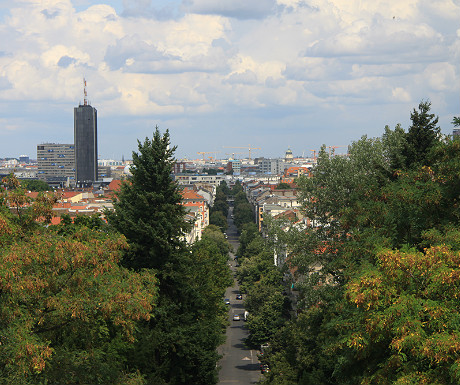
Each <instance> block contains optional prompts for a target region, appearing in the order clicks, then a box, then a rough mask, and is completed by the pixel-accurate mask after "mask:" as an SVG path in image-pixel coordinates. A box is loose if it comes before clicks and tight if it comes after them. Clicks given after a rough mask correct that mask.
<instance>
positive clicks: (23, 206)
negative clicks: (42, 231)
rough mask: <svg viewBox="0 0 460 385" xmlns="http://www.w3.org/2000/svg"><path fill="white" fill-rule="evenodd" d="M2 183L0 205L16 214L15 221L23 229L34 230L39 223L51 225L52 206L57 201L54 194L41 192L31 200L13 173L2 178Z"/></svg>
mask: <svg viewBox="0 0 460 385" xmlns="http://www.w3.org/2000/svg"><path fill="white" fill-rule="evenodd" d="M2 183H3V185H4V188H5V190H4V191H3V192H2V193H1V194H0V195H1V196H0V203H1V204H3V205H7V206H8V207H10V208H12V209H13V210H14V211H15V212H16V216H17V218H16V220H17V222H18V224H19V225H20V226H21V227H22V228H23V229H25V230H31V229H33V228H36V227H37V226H38V223H40V222H42V223H45V224H49V223H51V219H52V217H53V211H52V210H53V205H54V203H56V201H57V196H56V195H55V194H53V193H43V192H42V193H40V194H39V195H38V196H37V198H36V199H35V200H32V199H31V198H29V197H28V196H27V195H26V191H25V189H24V188H23V187H22V185H21V182H20V181H19V180H18V179H17V178H16V177H15V176H14V174H13V173H11V174H10V175H9V176H7V177H5V178H3V180H2Z"/></svg>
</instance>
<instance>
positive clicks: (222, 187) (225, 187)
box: [217, 180, 231, 196]
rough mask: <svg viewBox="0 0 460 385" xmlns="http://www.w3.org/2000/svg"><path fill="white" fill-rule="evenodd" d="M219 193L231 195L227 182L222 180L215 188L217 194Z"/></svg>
mask: <svg viewBox="0 0 460 385" xmlns="http://www.w3.org/2000/svg"><path fill="white" fill-rule="evenodd" d="M219 191H222V192H223V193H224V194H225V196H229V195H231V191H230V188H229V187H228V185H227V182H225V181H224V180H223V181H222V182H220V185H219V186H218V187H217V193H219Z"/></svg>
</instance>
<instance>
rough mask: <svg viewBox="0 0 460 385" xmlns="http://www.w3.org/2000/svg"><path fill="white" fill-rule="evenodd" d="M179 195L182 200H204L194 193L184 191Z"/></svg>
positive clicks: (187, 190)
mask: <svg viewBox="0 0 460 385" xmlns="http://www.w3.org/2000/svg"><path fill="white" fill-rule="evenodd" d="M181 193H182V198H183V199H187V200H201V201H204V198H203V197H202V196H201V195H200V194H197V193H196V192H195V191H192V190H189V189H184V190H182V191H181Z"/></svg>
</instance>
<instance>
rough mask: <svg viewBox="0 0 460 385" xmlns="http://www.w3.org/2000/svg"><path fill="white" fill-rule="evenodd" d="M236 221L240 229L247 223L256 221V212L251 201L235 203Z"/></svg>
mask: <svg viewBox="0 0 460 385" xmlns="http://www.w3.org/2000/svg"><path fill="white" fill-rule="evenodd" d="M233 215H234V221H235V225H236V227H237V228H238V229H239V230H240V229H241V228H242V227H243V225H244V224H245V223H253V222H254V213H253V210H252V206H251V204H250V203H249V202H247V201H246V202H242V203H238V204H236V205H235V209H234V214H233Z"/></svg>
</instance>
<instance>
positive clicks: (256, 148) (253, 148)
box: [223, 145, 261, 161]
mask: <svg viewBox="0 0 460 385" xmlns="http://www.w3.org/2000/svg"><path fill="white" fill-rule="evenodd" d="M223 147H224V148H245V149H247V150H249V161H251V150H261V148H260V147H251V145H249V146H246V147H231V146H223Z"/></svg>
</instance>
